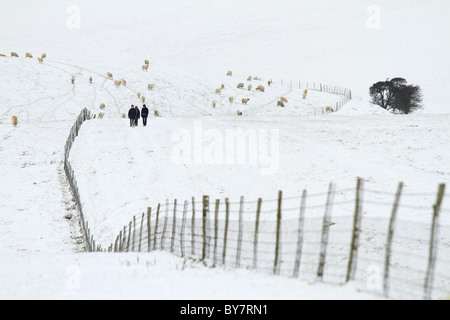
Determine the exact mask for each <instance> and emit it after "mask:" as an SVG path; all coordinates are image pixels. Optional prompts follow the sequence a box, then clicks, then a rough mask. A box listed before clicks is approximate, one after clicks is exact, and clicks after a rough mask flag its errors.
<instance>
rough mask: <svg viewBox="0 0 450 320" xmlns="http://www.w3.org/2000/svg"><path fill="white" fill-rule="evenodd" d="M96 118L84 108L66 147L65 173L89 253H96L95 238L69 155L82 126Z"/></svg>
mask: <svg viewBox="0 0 450 320" xmlns="http://www.w3.org/2000/svg"><path fill="white" fill-rule="evenodd" d="M94 117H95V116H93V115H92V114H91V112H90V111H89V110H88V109H86V108H84V109H83V110H82V111H81V113H80V115H79V116H78V118H77V120H76V121H75V123H74V125H73V126H72V129H71V130H70V134H69V137H68V138H67V141H66V145H65V147H64V171H65V173H66V178H67V181H68V182H69V185H70V189H71V191H72V195H73V197H74V201H75V203H76V205H77V208H78V212H79V214H80V220H81V228H82V230H83V235H84V238H85V243H86V249H87V250H88V251H89V252H92V251H95V241H94V236H93V235H91V231H90V229H89V225H88V222H87V221H86V220H85V217H84V212H83V206H82V203H81V199H80V192H79V190H78V184H77V180H76V179H75V172H74V170H73V169H72V166H71V164H70V162H69V155H70V150H71V149H72V146H73V143H74V142H75V138H76V137H77V136H78V132H79V131H80V128H81V126H82V124H83V123H84V121H86V120H90V119H92V118H94Z"/></svg>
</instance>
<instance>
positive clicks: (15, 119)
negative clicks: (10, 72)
mask: <svg viewBox="0 0 450 320" xmlns="http://www.w3.org/2000/svg"><path fill="white" fill-rule="evenodd" d="M0 57H6V55H5V54H2V53H0ZM11 57H15V58H18V57H19V55H18V54H17V52H11ZM46 57H47V54H45V53H43V54H42V55H41V56H40V57H38V58H37V59H38V61H39V63H43V62H44V59H45V58H46ZM25 58H30V59H33V55H32V54H31V53H29V52H26V53H25ZM11 122H12V125H13V126H14V127H17V125H18V124H19V119H18V118H17V116H12V117H11Z"/></svg>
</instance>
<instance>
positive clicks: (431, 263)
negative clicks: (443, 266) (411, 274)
mask: <svg viewBox="0 0 450 320" xmlns="http://www.w3.org/2000/svg"><path fill="white" fill-rule="evenodd" d="M444 193H445V184H441V185H439V191H438V196H437V200H436V204H435V205H434V207H433V209H434V210H433V211H434V212H433V220H432V225H431V239H430V254H429V258H428V267H427V274H426V278H425V286H424V291H425V292H424V298H425V300H430V299H431V298H432V297H431V296H432V291H433V280H434V269H435V266H436V257H437V249H438V233H439V212H440V210H441V204H442V199H443V198H444Z"/></svg>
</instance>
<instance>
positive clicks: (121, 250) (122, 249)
mask: <svg viewBox="0 0 450 320" xmlns="http://www.w3.org/2000/svg"><path fill="white" fill-rule="evenodd" d="M126 241H127V226H123V241H122V245H121V248H120V252H124V250H125V245H126Z"/></svg>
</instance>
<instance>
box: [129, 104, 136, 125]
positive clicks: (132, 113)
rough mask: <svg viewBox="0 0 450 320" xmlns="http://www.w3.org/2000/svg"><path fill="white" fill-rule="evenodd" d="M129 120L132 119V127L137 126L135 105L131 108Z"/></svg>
mask: <svg viewBox="0 0 450 320" xmlns="http://www.w3.org/2000/svg"><path fill="white" fill-rule="evenodd" d="M128 118H129V119H130V127H133V126H135V124H136V109H135V107H134V105H131V108H130V110H129V111H128Z"/></svg>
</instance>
